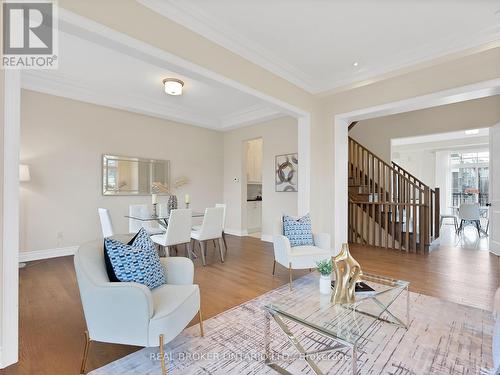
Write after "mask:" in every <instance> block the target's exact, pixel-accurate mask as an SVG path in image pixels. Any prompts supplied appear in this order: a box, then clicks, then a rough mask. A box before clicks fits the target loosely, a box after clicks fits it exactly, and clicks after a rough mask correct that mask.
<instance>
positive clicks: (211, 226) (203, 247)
mask: <svg viewBox="0 0 500 375" xmlns="http://www.w3.org/2000/svg"><path fill="white" fill-rule="evenodd" d="M223 220H224V210H223V208H222V207H213V208H207V209H205V216H204V217H203V222H202V224H201V226H200V229H199V230H193V231H192V232H191V239H192V240H193V241H194V242H198V243H199V245H200V253H201V261H202V263H203V265H204V266H205V265H206V264H207V261H206V251H207V241H212V240H216V241H218V242H219V255H220V260H221V262H222V263H224V252H223V251H222V244H223V243H222V226H223Z"/></svg>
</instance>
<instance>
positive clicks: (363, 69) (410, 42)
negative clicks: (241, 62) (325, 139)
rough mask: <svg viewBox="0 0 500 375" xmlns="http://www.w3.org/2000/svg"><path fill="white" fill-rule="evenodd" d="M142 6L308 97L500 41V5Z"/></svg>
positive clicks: (299, 1) (241, 2) (180, 2)
mask: <svg viewBox="0 0 500 375" xmlns="http://www.w3.org/2000/svg"><path fill="white" fill-rule="evenodd" d="M137 1H138V2H139V3H141V4H143V5H145V6H147V7H149V8H151V9H152V10H154V11H156V12H158V13H160V14H162V15H163V16H165V17H168V18H170V19H172V20H174V21H175V22H177V23H180V24H182V25H184V26H185V27H187V28H189V29H191V30H193V31H195V32H197V33H199V34H201V35H203V36H204V37H206V38H208V39H211V40H212V41H214V42H216V43H218V44H220V45H222V46H224V47H225V48H227V49H229V50H231V51H233V52H235V53H237V54H239V55H241V56H242V57H244V58H246V59H248V60H250V61H252V62H254V63H256V64H258V65H261V66H263V67H264V68H266V69H268V70H270V71H272V72H273V73H275V74H277V75H279V76H281V77H283V78H285V79H287V80H289V81H290V82H293V83H295V84H296V85H298V86H300V87H302V88H303V89H305V90H307V91H309V92H311V93H320V92H324V91H329V90H333V89H335V88H339V87H341V86H345V85H350V84H353V83H356V82H360V81H364V80H367V79H373V78H376V77H377V76H379V77H380V76H382V75H384V74H387V73H390V72H395V71H398V70H401V69H403V68H407V67H409V66H412V65H415V64H419V63H422V62H429V61H431V60H435V59H437V58H439V57H443V56H445V55H448V54H451V53H455V52H459V51H464V50H468V49H471V48H474V47H477V46H479V45H484V44H486V43H490V42H493V41H498V40H500V2H499V1H498V0H474V1H466V0H437V1H430V0H429V1H428V0H420V1H416V0H397V1H396V0H378V1H373V0H252V1H249V0H211V1H207V0H137ZM355 62H356V63H357V66H354V63H355Z"/></svg>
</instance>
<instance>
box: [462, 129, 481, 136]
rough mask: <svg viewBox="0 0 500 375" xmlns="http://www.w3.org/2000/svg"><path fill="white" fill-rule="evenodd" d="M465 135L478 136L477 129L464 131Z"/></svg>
mask: <svg viewBox="0 0 500 375" xmlns="http://www.w3.org/2000/svg"><path fill="white" fill-rule="evenodd" d="M465 134H466V135H475V134H479V129H471V130H466V131H465Z"/></svg>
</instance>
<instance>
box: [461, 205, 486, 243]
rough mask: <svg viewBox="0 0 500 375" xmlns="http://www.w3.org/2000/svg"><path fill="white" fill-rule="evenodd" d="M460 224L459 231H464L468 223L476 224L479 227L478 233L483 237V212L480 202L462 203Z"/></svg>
mask: <svg viewBox="0 0 500 375" xmlns="http://www.w3.org/2000/svg"><path fill="white" fill-rule="evenodd" d="M458 218H459V220H460V226H459V228H458V230H457V232H458V233H460V232H461V231H463V229H464V227H465V226H466V225H467V224H474V225H475V227H476V229H477V234H478V235H479V237H481V213H480V210H479V204H478V203H462V204H461V205H460V209H459V211H458Z"/></svg>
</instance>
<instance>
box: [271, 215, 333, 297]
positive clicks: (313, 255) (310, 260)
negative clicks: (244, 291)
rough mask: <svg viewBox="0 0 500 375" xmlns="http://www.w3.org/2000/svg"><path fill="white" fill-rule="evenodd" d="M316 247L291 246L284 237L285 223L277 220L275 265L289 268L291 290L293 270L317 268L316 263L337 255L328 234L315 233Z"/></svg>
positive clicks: (274, 239) (275, 227)
mask: <svg viewBox="0 0 500 375" xmlns="http://www.w3.org/2000/svg"><path fill="white" fill-rule="evenodd" d="M313 238H314V246H294V247H292V246H291V245H290V240H289V239H288V238H287V237H285V236H284V235H283V221H282V220H277V221H276V222H275V225H274V235H273V245H274V263H273V276H274V274H275V271H276V263H279V264H281V265H282V266H283V267H286V268H288V276H289V284H290V290H292V281H293V280H292V270H298V269H299V270H301V269H311V268H316V262H319V261H321V260H324V259H329V258H331V257H332V256H334V255H335V254H334V253H333V252H332V250H331V245H330V235H329V234H328V233H313Z"/></svg>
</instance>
